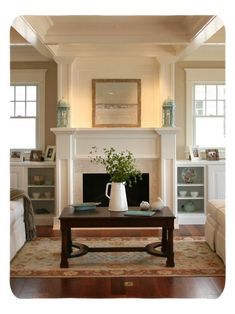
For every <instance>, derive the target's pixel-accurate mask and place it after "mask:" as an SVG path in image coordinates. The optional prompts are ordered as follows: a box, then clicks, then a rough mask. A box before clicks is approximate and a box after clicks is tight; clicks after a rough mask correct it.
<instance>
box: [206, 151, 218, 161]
mask: <svg viewBox="0 0 235 314" xmlns="http://www.w3.org/2000/svg"><path fill="white" fill-rule="evenodd" d="M206 160H219V150H218V149H217V148H211V149H206Z"/></svg>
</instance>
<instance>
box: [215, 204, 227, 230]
mask: <svg viewBox="0 0 235 314" xmlns="http://www.w3.org/2000/svg"><path fill="white" fill-rule="evenodd" d="M216 221H217V223H218V225H219V226H221V228H222V229H224V228H225V208H218V210H217V212H216Z"/></svg>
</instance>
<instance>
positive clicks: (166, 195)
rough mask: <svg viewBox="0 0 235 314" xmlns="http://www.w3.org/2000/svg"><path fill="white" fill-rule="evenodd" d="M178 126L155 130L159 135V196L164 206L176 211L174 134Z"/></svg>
mask: <svg viewBox="0 0 235 314" xmlns="http://www.w3.org/2000/svg"><path fill="white" fill-rule="evenodd" d="M179 130H180V129H179V128H160V129H156V132H157V133H158V134H159V135H161V144H160V145H161V154H160V162H161V198H162V200H163V202H164V204H165V205H166V206H168V207H169V208H171V209H172V211H173V213H174V214H175V213H176V211H175V210H176V206H175V197H174V196H175V188H176V173H175V171H176V134H177V132H178V131H179Z"/></svg>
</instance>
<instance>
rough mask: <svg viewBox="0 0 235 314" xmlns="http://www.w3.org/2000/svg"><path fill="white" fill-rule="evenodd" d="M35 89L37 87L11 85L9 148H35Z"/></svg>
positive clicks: (36, 105) (36, 99)
mask: <svg viewBox="0 0 235 314" xmlns="http://www.w3.org/2000/svg"><path fill="white" fill-rule="evenodd" d="M37 89H38V88H37V85H11V94H10V95H11V98H10V106H11V108H10V112H11V120H10V127H11V134H12V136H11V145H10V147H11V148H17V149H19V148H23V149H33V148H36V146H37V143H36V139H37V136H36V135H37V107H38V97H37Z"/></svg>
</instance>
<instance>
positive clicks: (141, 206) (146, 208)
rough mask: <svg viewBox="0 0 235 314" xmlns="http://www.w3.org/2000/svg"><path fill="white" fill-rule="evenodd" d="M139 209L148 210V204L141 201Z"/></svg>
mask: <svg viewBox="0 0 235 314" xmlns="http://www.w3.org/2000/svg"><path fill="white" fill-rule="evenodd" d="M140 208H141V209H142V210H148V209H149V208H150V204H149V202H146V201H142V202H141V203H140Z"/></svg>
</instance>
